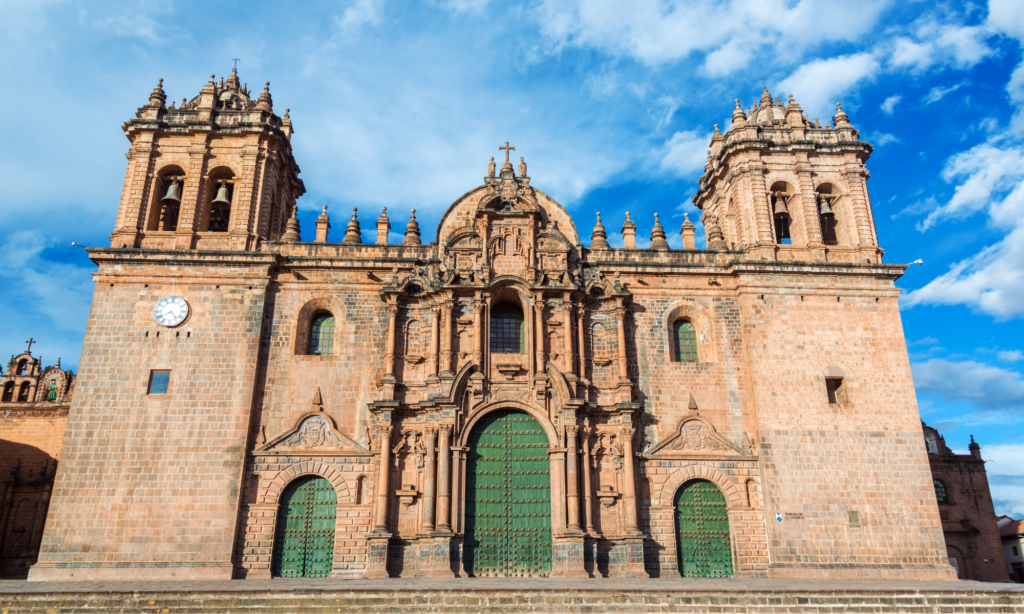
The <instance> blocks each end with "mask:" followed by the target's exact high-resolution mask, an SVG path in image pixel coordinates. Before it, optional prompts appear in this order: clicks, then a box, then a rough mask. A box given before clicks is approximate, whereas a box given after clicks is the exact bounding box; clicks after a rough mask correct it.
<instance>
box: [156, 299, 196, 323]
mask: <svg viewBox="0 0 1024 614" xmlns="http://www.w3.org/2000/svg"><path fill="white" fill-rule="evenodd" d="M187 317H188V303H186V302H185V299H183V298H181V297H180V296H173V295H171V296H165V297H163V298H162V299H160V300H159V301H157V304H156V306H155V307H153V319H154V320H156V323H157V324H163V325H164V326H177V325H179V324H181V323H182V322H184V321H185V318H187Z"/></svg>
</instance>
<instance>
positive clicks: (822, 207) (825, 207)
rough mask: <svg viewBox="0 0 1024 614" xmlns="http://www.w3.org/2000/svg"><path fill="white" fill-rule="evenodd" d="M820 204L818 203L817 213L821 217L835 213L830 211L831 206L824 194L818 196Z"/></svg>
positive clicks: (831, 215)
mask: <svg viewBox="0 0 1024 614" xmlns="http://www.w3.org/2000/svg"><path fill="white" fill-rule="evenodd" d="M819 201H820V204H819V205H818V213H820V214H821V216H822V217H833V216H835V213H834V212H833V211H832V207H830V206H829V202H828V201H829V199H828V198H825V197H824V196H821V197H819Z"/></svg>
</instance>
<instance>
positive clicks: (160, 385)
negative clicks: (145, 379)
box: [148, 371, 171, 394]
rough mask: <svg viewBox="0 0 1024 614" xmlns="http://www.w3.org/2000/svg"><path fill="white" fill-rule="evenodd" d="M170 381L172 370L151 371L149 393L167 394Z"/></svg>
mask: <svg viewBox="0 0 1024 614" xmlns="http://www.w3.org/2000/svg"><path fill="white" fill-rule="evenodd" d="M170 383H171V372H170V371H150V372H149V392H148V394H167V386H168V385H169V384H170Z"/></svg>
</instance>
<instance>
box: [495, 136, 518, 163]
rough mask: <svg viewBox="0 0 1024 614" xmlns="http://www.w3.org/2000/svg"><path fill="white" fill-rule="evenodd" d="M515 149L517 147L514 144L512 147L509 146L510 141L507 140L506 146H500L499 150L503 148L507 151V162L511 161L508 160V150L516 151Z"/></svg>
mask: <svg viewBox="0 0 1024 614" xmlns="http://www.w3.org/2000/svg"><path fill="white" fill-rule="evenodd" d="M515 149H516V148H515V146H512V147H509V146H508V141H505V146H504V147H499V148H498V151H501V150H504V151H505V164H508V163H509V161H508V152H509V150H512V151H515Z"/></svg>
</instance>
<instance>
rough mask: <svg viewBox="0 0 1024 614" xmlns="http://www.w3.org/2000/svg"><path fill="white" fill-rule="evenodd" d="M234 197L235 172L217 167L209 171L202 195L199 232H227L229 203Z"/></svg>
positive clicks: (229, 211) (229, 217)
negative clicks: (202, 202)
mask: <svg viewBox="0 0 1024 614" xmlns="http://www.w3.org/2000/svg"><path fill="white" fill-rule="evenodd" d="M234 197H235V174H234V172H232V171H231V169H229V168H226V167H223V166H222V167H218V168H215V169H213V170H212V171H210V175H209V179H207V186H206V190H205V196H204V200H205V203H204V206H203V217H202V220H201V221H200V224H199V230H200V232H227V231H228V228H230V224H231V203H233V202H234Z"/></svg>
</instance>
